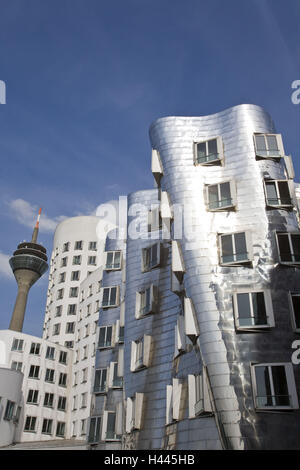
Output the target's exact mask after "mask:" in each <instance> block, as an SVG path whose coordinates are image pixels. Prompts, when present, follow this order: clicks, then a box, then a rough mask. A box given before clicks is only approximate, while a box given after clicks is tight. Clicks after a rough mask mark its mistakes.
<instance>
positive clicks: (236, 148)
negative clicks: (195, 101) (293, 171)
mask: <svg viewBox="0 0 300 470" xmlns="http://www.w3.org/2000/svg"><path fill="white" fill-rule="evenodd" d="M274 132H275V129H274V125H273V123H272V120H271V118H270V116H269V115H268V114H267V113H266V112H265V111H264V110H263V109H262V108H260V107H259V106H254V105H240V106H236V107H233V108H231V109H228V110H226V111H223V112H220V113H218V114H215V115H211V116H203V117H186V118H185V117H170V118H162V119H158V120H157V121H156V122H154V123H153V124H152V126H151V129H150V138H151V143H152V147H153V148H154V149H157V150H158V151H159V154H160V158H161V162H162V166H163V172H164V175H163V177H162V180H161V187H162V189H163V190H164V191H167V192H168V194H169V196H170V199H171V202H172V204H181V205H182V206H183V207H184V210H185V217H186V218H185V223H186V227H187V228H188V229H192V230H193V232H194V233H195V238H194V241H192V242H190V241H189V240H188V239H187V235H186V234H185V235H184V237H185V238H184V239H183V240H182V251H183V257H184V261H185V265H186V273H185V276H184V285H185V289H186V292H187V295H188V296H189V297H190V298H191V299H192V300H193V303H194V306H195V310H196V314H197V319H198V323H199V328H200V336H199V341H200V351H201V356H202V359H203V361H204V363H205V364H206V365H207V368H208V374H209V379H210V383H211V386H212V393H213V398H214V402H215V405H216V409H217V412H218V417H219V420H220V424H221V426H222V428H223V431H224V444H225V447H226V448H232V449H293V448H299V447H300V439H299V435H300V433H299V431H300V420H299V418H300V414H299V410H293V411H282V412H275V413H274V412H272V411H271V410H267V411H259V412H258V411H256V410H255V406H254V396H253V388H252V381H251V364H252V363H285V362H287V363H290V362H291V355H292V349H291V345H292V342H293V340H294V339H296V338H297V336H296V334H295V332H294V331H293V328H292V324H291V312H290V307H289V302H288V294H289V292H290V291H292V292H299V289H300V284H299V281H300V278H299V270H298V269H297V268H294V267H287V266H282V265H281V264H279V263H278V252H277V247H276V240H275V233H274V232H275V231H282V232H299V227H298V224H297V217H296V209H294V210H292V211H287V210H279V209H273V210H268V209H267V208H266V199H265V193H264V187H263V179H264V178H265V177H269V178H271V179H278V178H279V179H285V178H286V174H285V170H284V165H283V162H282V159H281V161H279V162H277V161H276V162H275V161H273V160H269V159H266V160H264V159H262V160H260V161H258V160H257V159H256V157H255V149H254V141H253V134H254V133H267V134H268V133H274ZM217 136H221V137H222V141H223V146H224V147H223V148H224V162H223V165H221V166H210V167H208V166H201V165H199V166H195V165H194V155H193V144H194V142H197V141H203V140H208V139H210V138H212V139H213V138H215V137H217ZM231 179H234V180H235V183H236V190H237V206H236V210H235V211H232V212H218V213H216V212H209V211H207V210H206V208H205V204H204V196H203V189H204V185H206V184H215V183H219V182H222V181H227V180H231ZM244 230H249V231H250V232H251V238H252V247H253V263H252V266H251V267H248V266H234V267H222V266H220V263H219V250H220V247H219V244H218V238H217V234H220V233H232V232H238V231H244ZM239 288H240V289H252V288H256V289H264V288H268V289H271V295H272V302H273V309H274V317H275V326H274V328H270V329H269V330H268V331H266V330H265V331H260V332H258V331H257V332H237V331H236V329H235V324H234V313H233V307H232V294H233V291H234V290H235V289H239ZM293 368H294V374H295V380H296V386H297V389H298V390H299V388H300V369H299V366H298V367H297V366H294V367H293Z"/></svg>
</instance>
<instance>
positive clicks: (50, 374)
mask: <svg viewBox="0 0 300 470" xmlns="http://www.w3.org/2000/svg"><path fill="white" fill-rule="evenodd" d="M45 382H50V383H54V369H46V373H45Z"/></svg>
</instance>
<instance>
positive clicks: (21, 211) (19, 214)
mask: <svg viewBox="0 0 300 470" xmlns="http://www.w3.org/2000/svg"><path fill="white" fill-rule="evenodd" d="M8 205H9V208H10V210H11V211H12V212H13V215H14V217H16V219H17V221H18V222H19V223H20V224H22V225H25V226H26V227H30V228H33V227H34V224H35V221H36V218H37V214H38V209H39V208H38V207H37V206H33V205H32V204H30V203H29V202H27V201H25V200H24V199H14V200H12V201H10V202H9V203H8ZM64 219H66V217H65V216H63V215H61V216H58V217H54V218H50V217H48V216H47V215H46V214H45V213H43V212H42V215H41V222H40V231H41V232H45V233H46V232H53V231H54V230H55V229H56V226H57V224H58V223H59V222H61V221H62V220H64Z"/></svg>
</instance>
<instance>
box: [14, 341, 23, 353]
mask: <svg viewBox="0 0 300 470" xmlns="http://www.w3.org/2000/svg"><path fill="white" fill-rule="evenodd" d="M23 345H24V340H23V339H18V338H14V340H13V344H12V347H11V350H12V351H18V352H22V351H23Z"/></svg>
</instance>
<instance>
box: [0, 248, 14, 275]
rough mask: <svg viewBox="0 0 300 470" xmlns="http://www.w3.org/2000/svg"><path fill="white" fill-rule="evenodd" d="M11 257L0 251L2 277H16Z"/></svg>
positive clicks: (0, 272)
mask: <svg viewBox="0 0 300 470" xmlns="http://www.w3.org/2000/svg"><path fill="white" fill-rule="evenodd" d="M9 258H10V256H9V255H6V254H4V253H2V252H1V251H0V277H1V278H6V279H14V275H13V272H12V270H11V267H10V265H9V262H8V260H9Z"/></svg>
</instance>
